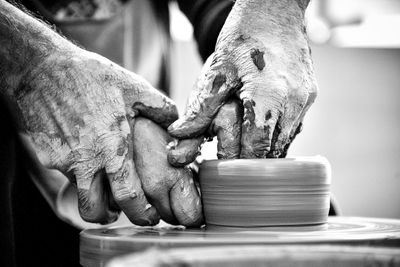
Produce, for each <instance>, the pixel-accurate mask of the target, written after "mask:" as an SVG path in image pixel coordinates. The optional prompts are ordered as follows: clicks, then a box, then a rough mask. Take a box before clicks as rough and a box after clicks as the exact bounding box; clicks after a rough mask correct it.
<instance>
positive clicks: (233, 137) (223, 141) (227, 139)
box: [210, 100, 243, 159]
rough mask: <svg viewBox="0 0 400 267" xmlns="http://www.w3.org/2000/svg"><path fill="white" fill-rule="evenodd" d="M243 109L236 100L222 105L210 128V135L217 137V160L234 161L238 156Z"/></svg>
mask: <svg viewBox="0 0 400 267" xmlns="http://www.w3.org/2000/svg"><path fill="white" fill-rule="evenodd" d="M242 117H243V108H242V106H241V105H240V103H239V101H238V100H230V101H229V102H227V103H226V104H225V105H223V106H222V107H221V108H220V109H219V111H218V114H217V116H216V117H215V118H214V120H213V122H212V124H211V126H210V132H211V135H212V136H214V135H216V136H217V139H218V145H217V150H218V152H217V157H218V158H219V159H236V158H239V156H240V139H241V135H242V132H241V128H242V121H243V119H242Z"/></svg>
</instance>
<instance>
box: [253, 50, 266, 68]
mask: <svg viewBox="0 0 400 267" xmlns="http://www.w3.org/2000/svg"><path fill="white" fill-rule="evenodd" d="M250 56H251V58H252V59H253V63H254V65H256V67H257V69H258V70H263V69H264V67H265V61H264V52H262V51H260V50H259V49H252V50H251V51H250Z"/></svg>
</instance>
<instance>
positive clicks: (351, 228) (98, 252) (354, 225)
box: [80, 217, 400, 266]
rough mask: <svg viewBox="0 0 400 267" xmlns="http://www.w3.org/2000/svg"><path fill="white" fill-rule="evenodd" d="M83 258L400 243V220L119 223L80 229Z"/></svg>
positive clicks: (91, 261) (98, 260)
mask: <svg viewBox="0 0 400 267" xmlns="http://www.w3.org/2000/svg"><path fill="white" fill-rule="evenodd" d="M80 238H81V243H80V257H81V264H82V265H84V266H96V265H101V264H102V263H104V262H105V261H107V260H108V259H110V258H112V257H115V256H118V255H122V254H127V253H132V252H138V251H142V250H144V249H147V248H149V247H154V246H156V247H167V248H175V247H194V246H220V245H279V244H290V245H293V244H296V245H300V244H310V245H312V244H330V245H332V244H333V245H354V246H381V247H400V221H399V220H391V219H374V218H357V217H330V218H329V220H328V223H326V224H323V225H315V226H298V227H265V228H229V227H208V228H204V229H183V228H180V227H135V226H129V227H116V228H109V229H89V230H84V231H82V232H81V237H80Z"/></svg>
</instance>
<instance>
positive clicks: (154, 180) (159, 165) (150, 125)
mask: <svg viewBox="0 0 400 267" xmlns="http://www.w3.org/2000/svg"><path fill="white" fill-rule="evenodd" d="M170 140H172V138H171V137H170V136H169V135H168V134H167V132H166V131H165V130H163V129H162V128H161V127H160V126H158V125H157V124H155V123H154V122H152V121H150V120H148V119H145V118H140V117H139V118H137V119H136V120H135V121H134V122H133V124H132V142H133V155H134V161H135V165H136V166H138V168H137V174H138V176H139V178H140V180H141V182H142V188H143V190H144V192H145V195H146V196H147V198H148V200H149V201H150V203H151V204H153V205H154V206H155V208H156V209H157V211H158V213H159V214H160V216H161V219H163V220H164V221H166V222H167V223H170V224H178V221H177V219H176V218H175V215H174V213H173V212H172V209H171V207H170V201H169V190H170V187H171V186H172V184H173V183H174V181H173V176H171V172H173V168H172V167H171V166H170V165H169V164H168V162H167V148H166V146H167V143H168V142H169V141H170Z"/></svg>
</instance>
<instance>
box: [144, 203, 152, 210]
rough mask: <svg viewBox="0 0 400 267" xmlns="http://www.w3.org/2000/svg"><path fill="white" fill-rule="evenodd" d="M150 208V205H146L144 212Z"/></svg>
mask: <svg viewBox="0 0 400 267" xmlns="http://www.w3.org/2000/svg"><path fill="white" fill-rule="evenodd" d="M151 207H152V205H151V204H147V205H146V207H144V209H145V210H149V209H150V208H151Z"/></svg>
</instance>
